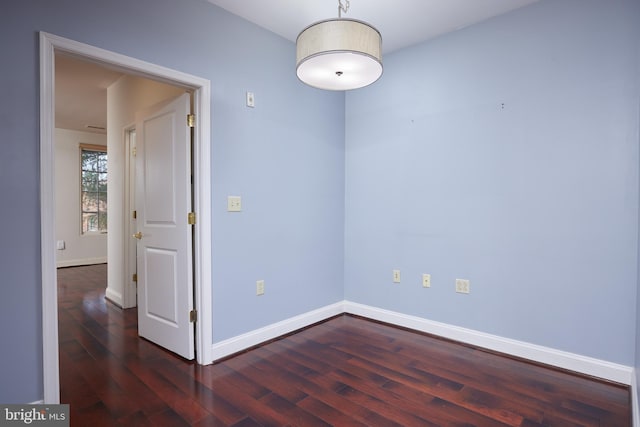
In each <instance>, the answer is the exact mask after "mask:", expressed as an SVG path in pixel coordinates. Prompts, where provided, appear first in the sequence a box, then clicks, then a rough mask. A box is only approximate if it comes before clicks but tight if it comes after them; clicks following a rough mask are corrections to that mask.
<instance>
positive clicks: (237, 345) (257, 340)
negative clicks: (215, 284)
mask: <svg viewBox="0 0 640 427" xmlns="http://www.w3.org/2000/svg"><path fill="white" fill-rule="evenodd" d="M343 312H344V310H343V303H342V302H338V303H335V304H332V305H328V306H325V307H322V308H319V309H317V310H313V311H309V312H307V313H304V314H301V315H299V316H295V317H291V318H289V319H286V320H283V321H281V322H277V323H273V324H271V325H268V326H265V327H264V328H260V329H256V330H254V331H251V332H247V333H246V334H242V335H238V336H236V337H233V338H229V339H226V340H224V341H220V342H218V343H215V344H213V346H212V350H211V352H212V354H213V357H214V360H218V359H222V358H223V357H227V356H229V355H232V354H234V353H238V352H240V351H243V350H246V349H248V348H251V347H253V346H256V345H258V344H262V343H264V342H267V341H270V340H272V339H274V338H278V337H281V336H283V335H286V334H288V333H290V332H293V331H295V330H298V329H301V328H305V327H307V326H309V325H313V324H314V323H317V322H321V321H323V320H326V319H328V318H330V317H333V316H336V315H339V314H342V313H343Z"/></svg>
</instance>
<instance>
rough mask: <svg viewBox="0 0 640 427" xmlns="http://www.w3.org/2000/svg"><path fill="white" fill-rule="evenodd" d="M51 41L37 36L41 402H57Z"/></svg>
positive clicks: (58, 389) (58, 391) (53, 127)
mask: <svg viewBox="0 0 640 427" xmlns="http://www.w3.org/2000/svg"><path fill="white" fill-rule="evenodd" d="M53 61H54V53H53V41H52V40H50V39H49V38H48V37H47V35H46V34H45V33H40V241H41V247H40V251H41V253H40V256H41V265H42V365H43V366H42V370H43V372H42V375H43V387H44V401H45V402H50V403H59V402H60V377H59V372H58V303H57V302H58V280H57V277H56V256H55V254H56V246H55V245H56V242H55V229H56V228H55V223H56V222H55V212H56V209H55V206H56V205H55V199H54V192H55V179H54V177H55V170H54V164H55V162H54V153H53V149H54V144H53V140H54V132H55V120H54V114H55V107H54V105H53V100H54V99H55V98H54V97H55V92H54V90H55V84H54V83H55V80H54V79H55V76H54V64H53Z"/></svg>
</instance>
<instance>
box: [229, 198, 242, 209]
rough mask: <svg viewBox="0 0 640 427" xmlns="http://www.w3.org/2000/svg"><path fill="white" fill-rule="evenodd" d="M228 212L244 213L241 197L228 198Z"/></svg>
mask: <svg viewBox="0 0 640 427" xmlns="http://www.w3.org/2000/svg"><path fill="white" fill-rule="evenodd" d="M227 212H242V198H241V197H240V196H228V197H227Z"/></svg>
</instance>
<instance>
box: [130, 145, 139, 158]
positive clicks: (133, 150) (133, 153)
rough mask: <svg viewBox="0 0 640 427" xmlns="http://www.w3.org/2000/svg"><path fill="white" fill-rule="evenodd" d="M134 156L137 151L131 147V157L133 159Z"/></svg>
mask: <svg viewBox="0 0 640 427" xmlns="http://www.w3.org/2000/svg"><path fill="white" fill-rule="evenodd" d="M136 154H138V149H137V148H136V147H133V148H132V149H131V155H132V156H133V157H135V156H136Z"/></svg>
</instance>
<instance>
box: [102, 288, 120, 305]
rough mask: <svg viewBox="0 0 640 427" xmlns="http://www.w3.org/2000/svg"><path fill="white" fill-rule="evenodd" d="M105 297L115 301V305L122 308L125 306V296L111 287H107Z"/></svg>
mask: <svg viewBox="0 0 640 427" xmlns="http://www.w3.org/2000/svg"><path fill="white" fill-rule="evenodd" d="M104 297H105V298H106V299H108V300H109V301H111V302H112V303H114V304H115V305H117V306H118V307H120V308H122V307H124V298H123V297H122V294H121V293H119V292H116V291H114V290H113V289H111V288H107V289H106V290H105V291H104Z"/></svg>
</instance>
